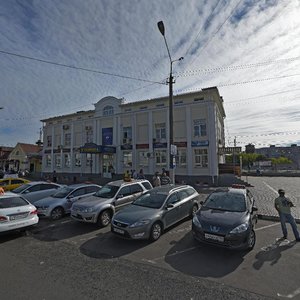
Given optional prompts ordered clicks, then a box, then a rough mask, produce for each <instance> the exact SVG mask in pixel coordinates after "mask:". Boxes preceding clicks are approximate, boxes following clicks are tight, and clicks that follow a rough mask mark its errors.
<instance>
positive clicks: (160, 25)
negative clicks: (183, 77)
mask: <svg viewBox="0 0 300 300" xmlns="http://www.w3.org/2000/svg"><path fill="white" fill-rule="evenodd" d="M157 26H158V29H159V31H160V33H161V34H162V36H163V37H164V41H165V44H166V48H167V51H168V55H169V60H170V76H169V80H168V82H167V83H168V84H169V152H170V153H169V166H170V170H171V169H172V174H170V175H171V179H172V183H174V184H175V166H174V164H173V159H174V158H173V155H174V153H173V142H174V138H173V83H175V81H174V80H173V63H174V62H176V61H180V60H183V57H180V58H178V59H175V60H172V58H171V54H170V50H169V47H168V43H167V40H166V37H165V26H164V23H163V21H159V22H158V23H157Z"/></svg>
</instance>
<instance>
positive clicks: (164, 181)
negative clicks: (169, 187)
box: [160, 172, 171, 185]
mask: <svg viewBox="0 0 300 300" xmlns="http://www.w3.org/2000/svg"><path fill="white" fill-rule="evenodd" d="M160 183H161V185H166V184H171V178H170V177H169V176H167V174H166V172H163V173H162V175H161V177H160Z"/></svg>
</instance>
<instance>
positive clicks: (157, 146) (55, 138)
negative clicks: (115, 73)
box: [42, 87, 225, 182]
mask: <svg viewBox="0 0 300 300" xmlns="http://www.w3.org/2000/svg"><path fill="white" fill-rule="evenodd" d="M94 105H95V109H94V110H90V111H80V112H77V113H74V114H69V115H64V116H58V117H53V118H48V119H45V120H42V122H43V124H44V125H43V138H44V143H43V162H42V172H43V173H44V174H50V173H52V172H53V171H54V170H55V171H56V173H57V174H59V173H61V174H64V175H65V176H72V177H74V176H79V177H84V176H89V177H92V178H96V177H103V178H109V177H111V173H112V170H113V171H114V173H115V174H116V176H122V174H124V172H125V171H126V170H137V171H139V170H140V169H143V172H144V174H145V175H146V177H147V176H149V178H150V176H151V178H152V176H153V174H154V173H155V172H156V171H159V172H161V170H162V169H166V170H169V166H170V162H169V157H170V156H169V153H170V145H169V143H168V141H169V135H168V133H169V109H168V105H169V98H168V97H164V98H157V99H151V100H144V101H138V102H131V103H126V102H125V101H124V100H123V99H117V98H114V97H110V96H109V97H105V98H102V99H101V100H99V101H98V102H97V103H96V104H94ZM224 118H225V112H224V107H223V99H222V97H221V96H220V95H219V92H218V89H217V88H216V87H213V88H207V89H203V90H202V91H199V92H195V93H188V94H181V95H176V96H174V97H173V139H174V145H176V146H177V154H176V156H175V157H176V166H175V174H176V181H177V182H181V181H186V182H189V181H190V179H193V181H194V182H196V181H199V182H201V181H203V180H209V179H211V180H212V181H214V180H215V178H216V177H217V176H218V164H219V163H223V162H224V156H223V155H220V154H219V153H218V149H219V148H220V147H224V146H225V140H224Z"/></svg>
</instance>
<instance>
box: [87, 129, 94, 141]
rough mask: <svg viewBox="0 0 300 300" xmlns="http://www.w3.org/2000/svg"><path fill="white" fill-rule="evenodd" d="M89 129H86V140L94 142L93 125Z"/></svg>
mask: <svg viewBox="0 0 300 300" xmlns="http://www.w3.org/2000/svg"><path fill="white" fill-rule="evenodd" d="M87 128H88V129H87V130H86V142H87V143H92V142H93V128H92V127H87Z"/></svg>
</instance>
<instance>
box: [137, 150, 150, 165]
mask: <svg viewBox="0 0 300 300" xmlns="http://www.w3.org/2000/svg"><path fill="white" fill-rule="evenodd" d="M138 155H139V166H140V167H145V166H148V165H149V162H148V155H149V154H148V152H147V151H139V154H138Z"/></svg>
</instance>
